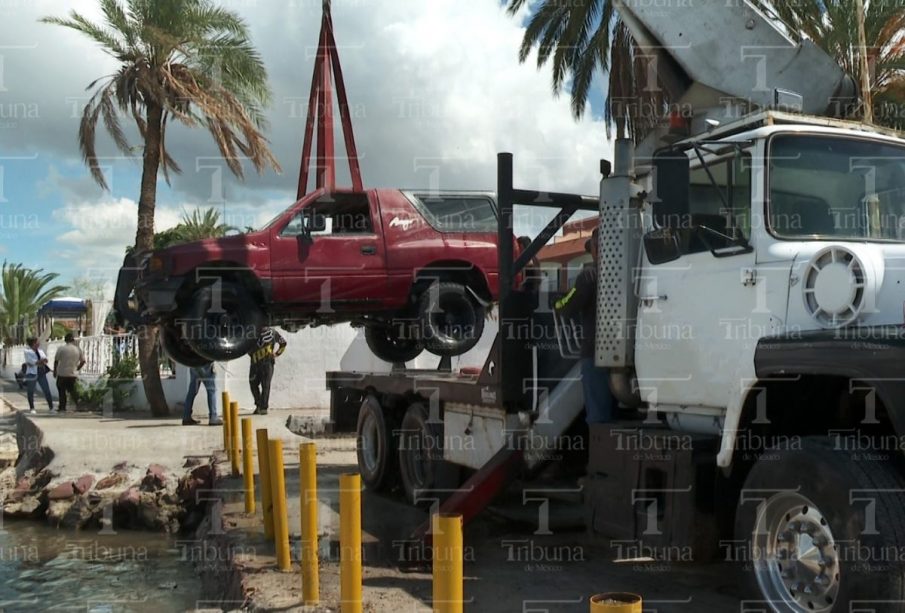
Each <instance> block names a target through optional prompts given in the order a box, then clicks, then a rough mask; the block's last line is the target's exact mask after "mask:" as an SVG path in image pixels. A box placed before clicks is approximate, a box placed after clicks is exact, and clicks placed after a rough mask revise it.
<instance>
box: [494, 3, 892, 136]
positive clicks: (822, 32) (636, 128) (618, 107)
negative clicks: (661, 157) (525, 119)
mask: <svg viewBox="0 0 905 613" xmlns="http://www.w3.org/2000/svg"><path fill="white" fill-rule="evenodd" d="M753 1H754V3H755V4H756V5H757V6H758V7H759V8H761V9H762V10H764V11H765V12H766V13H767V15H769V16H771V17H772V18H774V19H776V20H777V21H778V22H781V23H783V24H784V25H785V26H786V28H787V30H788V31H789V33H790V34H791V35H792V36H793V38H798V39H800V38H802V37H806V38H810V39H811V40H813V41H814V42H815V43H816V44H817V45H818V46H820V47H822V48H823V49H824V50H825V51H826V52H827V53H829V54H830V56H832V57H833V58H835V59H836V61H837V62H838V63H839V65H840V66H842V68H843V69H844V70H845V71H846V72H848V74H850V75H852V76H853V77H855V78H856V79H857V78H858V77H859V75H860V69H859V61H858V59H859V55H860V54H859V49H860V45H859V44H858V40H859V38H858V20H857V18H856V12H855V11H854V10H853V7H852V2H851V0H803V1H802V2H784V1H781V0H776V1H771V0H753ZM508 2H509V4H508V11H509V12H510V14H515V13H516V12H517V11H519V10H520V9H521V8H522V7H523V6H524V5H525V4H526V0H508ZM615 4H616V3H615V2H614V1H613V0H586V1H585V2H562V1H561V0H541V2H540V3H539V4H538V6H537V7H536V9H535V10H534V12H533V13H532V14H531V16H530V17H529V19H528V24H527V27H526V29H525V34H524V36H523V37H522V44H521V48H520V49H519V61H521V62H524V61H525V60H527V58H528V56H529V55H530V53H531V51H532V49H534V48H535V47H536V48H537V65H538V68H540V67H542V66H544V65H545V64H546V63H547V62H548V61H549V62H551V63H552V67H553V92H554V94H557V95H558V94H559V93H560V92H561V91H562V89H563V87H564V86H565V85H566V83H569V82H570V85H571V101H572V114H573V115H574V116H575V117H576V118H579V117H581V116H582V114H583V113H584V111H585V108H586V107H587V101H588V94H589V92H590V88H591V84H592V82H593V80H594V78H595V77H597V76H600V77H604V76H606V77H607V78H608V85H607V96H606V100H605V106H604V119H605V120H606V123H607V127H609V124H610V123H611V122H615V124H616V128H617V134H618V135H619V136H623V135H628V136H630V137H632V138H634V139H635V140H636V141H637V140H640V139H641V138H643V137H644V136H645V135H646V134H647V132H648V131H649V130H650V129H651V128H652V127H653V126H655V125H656V124H657V122H658V121H659V120H660V119H661V116H660V114H659V113H658V111H660V110H665V109H666V105H667V104H668V103H669V100H668V98H667V97H666V95H665V90H664V89H663V88H661V87H659V84H651V83H649V79H648V77H647V72H646V71H647V66H646V62H644V61H639V59H640V57H641V55H642V53H641V51H640V50H639V48H638V46H637V45H636V43H635V41H634V39H633V38H632V36H631V33H630V32H629V30H628V28H627V27H626V26H625V24H624V23H623V22H622V20H621V19H620V18H619V14H618V10H617V9H616V7H615ZM865 22H866V23H865V30H866V39H867V41H868V44H867V47H868V63H869V64H870V66H871V67H872V75H871V83H872V88H871V91H872V93H873V106H874V114H875V116H876V117H877V118H879V122H880V123H883V124H884V125H887V126H891V127H895V128H899V129H905V37H903V35H902V31H903V29H905V7H902V6H901V3H895V2H880V1H874V2H870V3H869V4H867V8H866V13H865ZM858 82H859V83H860V80H859V81H858ZM651 86H653V87H651ZM651 111H653V112H651Z"/></svg>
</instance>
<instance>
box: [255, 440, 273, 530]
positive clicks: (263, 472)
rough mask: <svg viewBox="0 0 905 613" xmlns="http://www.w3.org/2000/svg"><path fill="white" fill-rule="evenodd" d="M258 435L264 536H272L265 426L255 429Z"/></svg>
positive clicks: (271, 501) (271, 500)
mask: <svg viewBox="0 0 905 613" xmlns="http://www.w3.org/2000/svg"><path fill="white" fill-rule="evenodd" d="M256 434H257V437H258V478H259V479H260V480H261V514H262V515H263V516H264V536H265V537H266V538H269V539H272V538H273V499H272V498H271V497H270V462H269V457H270V450H269V447H270V445H269V443H268V440H269V439H268V438H267V428H259V429H258V430H257V431H256Z"/></svg>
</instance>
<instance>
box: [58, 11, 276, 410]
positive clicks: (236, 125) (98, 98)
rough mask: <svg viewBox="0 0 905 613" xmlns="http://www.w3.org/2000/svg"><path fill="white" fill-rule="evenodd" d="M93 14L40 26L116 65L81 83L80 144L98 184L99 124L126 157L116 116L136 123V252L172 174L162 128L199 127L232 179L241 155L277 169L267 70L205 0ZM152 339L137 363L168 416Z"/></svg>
mask: <svg viewBox="0 0 905 613" xmlns="http://www.w3.org/2000/svg"><path fill="white" fill-rule="evenodd" d="M100 8H101V11H102V13H103V16H104V20H103V22H102V23H95V22H92V21H90V20H88V19H86V18H85V17H83V16H82V15H80V14H79V13H77V12H75V11H72V12H71V13H70V14H69V16H68V17H67V18H58V17H46V18H44V19H43V21H44V22H45V23H50V24H57V25H61V26H64V27H67V28H71V29H73V30H76V31H77V32H81V33H82V34H84V35H85V36H87V37H89V38H90V39H91V40H93V41H94V42H96V43H97V44H98V45H100V47H101V49H102V50H103V51H104V52H106V53H107V54H109V55H111V56H113V57H114V58H116V60H117V61H118V62H119V63H120V66H119V69H118V70H116V71H115V72H114V73H113V74H112V75H110V76H108V77H102V78H100V79H98V80H96V81H94V82H92V83H91V84H90V85H89V86H88V89H89V90H91V91H92V92H93V93H92V96H91V98H90V99H89V101H88V104H87V105H86V106H85V109H84V112H83V115H82V120H81V124H80V126H79V133H78V142H79V147H80V148H81V151H82V156H83V157H84V160H85V163H86V164H87V166H88V168H89V169H90V170H91V174H92V176H93V177H94V179H95V180H96V181H97V182H98V184H100V185H101V186H103V187H105V188H106V187H107V183H106V179H105V178H104V175H103V172H102V169H101V166H100V164H99V161H98V155H97V149H96V135H97V130H98V124H99V123H100V122H101V121H102V122H103V126H104V127H105V128H106V131H107V132H108V133H109V135H110V137H111V138H112V140H113V142H114V144H115V145H116V146H117V147H118V148H119V150H120V151H122V152H123V154H125V155H131V153H132V149H131V147H130V145H129V141H128V139H127V138H126V134H125V132H124V131H123V127H122V125H121V124H120V119H119V117H120V115H119V113H120V112H121V113H123V114H125V115H126V116H129V117H131V118H132V120H134V123H135V126H136V128H137V130H138V134H139V137H140V139H141V141H142V145H143V147H142V176H141V188H140V192H139V199H138V228H137V230H136V233H135V250H136V251H138V252H142V251H146V250H148V249H151V248H152V247H153V242H154V208H155V205H156V200H157V177H158V173H159V171H160V169H161V168H162V169H163V173H164V177H165V178H166V179H167V180H169V173H170V172H175V173H178V172H180V168H179V165H178V164H177V163H176V161H175V160H174V159H173V157H172V156H171V155H170V153H169V151H168V150H167V142H166V128H167V125H168V124H169V123H172V122H173V121H178V122H181V123H182V124H184V125H186V126H190V127H196V126H203V127H206V128H207V129H208V131H209V132H210V134H211V136H212V137H213V140H214V142H215V143H216V145H217V148H218V149H219V151H220V154H221V156H222V158H223V160H224V162H225V163H226V165H227V167H228V168H229V169H230V170H231V171H232V172H233V173H234V174H235V175H236V176H237V177H240V178H241V177H242V176H243V172H242V165H241V160H242V159H243V158H245V159H248V160H249V161H250V162H251V163H252V165H253V166H254V167H255V169H256V170H257V171H258V172H259V173H260V172H263V171H264V170H265V168H266V167H268V166H270V167H272V168H273V169H275V170H279V164H278V163H277V161H276V159H275V158H274V157H273V154H272V153H271V152H270V149H269V147H268V143H267V140H266V139H265V138H264V136H263V134H262V132H263V130H264V129H265V128H266V121H265V118H264V113H263V107H264V106H265V105H266V104H268V103H269V101H270V90H269V88H268V85H267V71H266V69H265V67H264V63H263V61H262V60H261V57H260V55H259V54H258V52H257V51H256V50H255V48H254V46H253V45H252V44H251V42H250V40H249V35H248V29H247V27H246V25H245V22H244V21H243V20H242V19H241V18H240V17H238V16H237V15H236V14H235V13H233V12H231V11H229V10H226V9H223V8H220V7H217V6H215V5H213V3H212V2H210V0H124V2H121V1H120V0H100ZM118 111H119V112H118ZM156 341H157V329H156V328H154V327H145V328H144V329H142V330H141V331H140V334H139V362H140V364H141V368H142V375H143V377H142V378H143V380H144V386H145V394H146V396H147V398H148V402H149V403H150V405H151V411H152V412H153V413H154V414H155V415H166V414H167V413H168V412H169V410H168V408H167V405H166V400H165V398H164V395H163V388H162V386H161V384H160V373H159V370H158V367H157V365H158V359H157V342H156Z"/></svg>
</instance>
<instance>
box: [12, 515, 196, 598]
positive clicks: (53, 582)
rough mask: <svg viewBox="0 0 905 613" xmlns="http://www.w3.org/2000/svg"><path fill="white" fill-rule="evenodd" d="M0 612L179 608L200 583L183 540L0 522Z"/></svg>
mask: <svg viewBox="0 0 905 613" xmlns="http://www.w3.org/2000/svg"><path fill="white" fill-rule="evenodd" d="M0 527H2V530H0V611H3V612H4V613H5V612H8V611H27V612H29V613H35V612H36V611H83V612H85V611H87V612H91V613H119V612H120V611H149V612H150V611H154V612H155V613H160V612H162V611H185V610H191V609H194V608H195V607H196V603H197V599H198V597H199V596H200V591H201V588H200V581H199V580H198V578H197V576H196V575H195V572H194V570H193V568H192V564H191V562H189V561H186V560H187V559H190V558H191V556H190V555H188V554H184V545H186V544H187V541H176V540H174V539H173V538H171V537H167V536H165V535H161V534H151V533H143V532H129V531H126V530H117V532H116V534H98V533H97V532H94V531H88V532H71V531H63V530H55V529H53V528H50V527H48V526H45V525H43V524H38V523H35V522H13V521H9V520H7V521H5V522H3V523H2V525H0Z"/></svg>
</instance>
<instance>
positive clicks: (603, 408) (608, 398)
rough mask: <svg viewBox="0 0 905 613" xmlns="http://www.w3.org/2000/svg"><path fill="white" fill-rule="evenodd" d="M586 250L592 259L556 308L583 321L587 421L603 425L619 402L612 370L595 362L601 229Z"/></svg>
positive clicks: (572, 317)
mask: <svg viewBox="0 0 905 613" xmlns="http://www.w3.org/2000/svg"><path fill="white" fill-rule="evenodd" d="M585 249H587V250H588V252H589V253H590V254H591V258H592V260H591V262H590V263H588V264H585V266H584V268H582V270H581V272H580V273H578V278H576V279H575V287H573V288H572V289H571V290H570V291H569V293H568V294H566V295H565V296H564V297H563V298H562V299H560V300H558V301H557V302H556V309H557V310H558V311H560V312H561V313H562V314H563V316H564V317H565V318H566V319H569V320H573V321H580V322H581V385H582V388H583V390H584V404H585V412H586V413H587V422H588V423H589V424H602V423H607V422H610V421H612V420H613V408H614V406H615V402H614V399H613V394H612V393H611V392H610V383H609V378H610V377H609V372H608V371H607V369H605V368H599V367H598V366H596V365H595V364H594V351H595V346H596V337H597V249H598V232H597V230H594V232H593V234H592V235H591V238H590V240H589V241H588V242H587V243H586V244H585Z"/></svg>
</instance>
